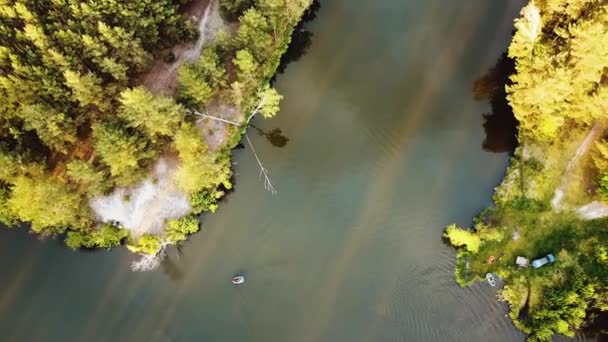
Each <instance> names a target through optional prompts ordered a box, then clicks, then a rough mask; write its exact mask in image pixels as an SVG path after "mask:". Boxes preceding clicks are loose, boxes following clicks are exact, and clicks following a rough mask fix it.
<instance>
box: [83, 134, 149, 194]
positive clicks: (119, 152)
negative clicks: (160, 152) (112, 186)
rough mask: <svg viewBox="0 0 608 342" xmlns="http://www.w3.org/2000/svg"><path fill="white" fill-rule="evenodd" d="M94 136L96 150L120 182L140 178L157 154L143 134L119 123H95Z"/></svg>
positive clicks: (131, 181)
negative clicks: (143, 168) (148, 163)
mask: <svg viewBox="0 0 608 342" xmlns="http://www.w3.org/2000/svg"><path fill="white" fill-rule="evenodd" d="M93 137H94V139H95V140H94V142H95V150H96V151H97V152H98V153H99V155H100V157H101V159H102V160H103V161H104V163H106V164H107V165H108V166H109V167H110V173H111V175H112V176H114V177H116V179H117V182H118V183H119V184H132V183H133V182H135V181H137V180H139V178H140V177H141V176H142V173H141V171H143V170H142V167H144V166H145V165H146V164H147V162H148V161H150V159H152V158H154V157H155V155H156V154H155V152H154V151H153V150H151V149H150V147H149V146H148V143H147V142H146V140H145V139H144V138H143V137H142V136H140V135H139V134H137V132H133V131H130V130H128V129H126V128H125V127H124V126H123V125H120V124H119V123H105V124H96V125H94V126H93Z"/></svg>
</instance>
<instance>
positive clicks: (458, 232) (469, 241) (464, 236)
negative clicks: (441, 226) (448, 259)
mask: <svg viewBox="0 0 608 342" xmlns="http://www.w3.org/2000/svg"><path fill="white" fill-rule="evenodd" d="M443 236H444V237H446V238H447V239H448V240H450V243H451V244H452V245H453V246H456V247H461V246H464V247H465V249H466V250H467V251H468V252H471V253H477V252H478V251H479V246H480V245H481V239H480V238H479V236H477V235H476V234H475V233H473V232H470V231H468V230H465V229H462V228H458V227H456V225H455V224H452V225H450V226H448V227H447V229H446V230H445V233H444V234H443Z"/></svg>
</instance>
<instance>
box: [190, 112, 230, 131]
mask: <svg viewBox="0 0 608 342" xmlns="http://www.w3.org/2000/svg"><path fill="white" fill-rule="evenodd" d="M190 113H192V114H194V115H196V116H200V117H202V118H207V119H212V120H217V121H221V122H224V123H227V124H230V125H233V126H237V127H239V126H241V124H240V123H237V122H234V121H230V120H226V119H222V118H218V117H217V116H213V115H209V114H203V113H199V112H197V111H195V110H193V111H190Z"/></svg>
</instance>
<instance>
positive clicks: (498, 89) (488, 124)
mask: <svg viewBox="0 0 608 342" xmlns="http://www.w3.org/2000/svg"><path fill="white" fill-rule="evenodd" d="M513 73H515V61H513V60H512V59H511V58H509V57H508V56H507V54H506V53H504V54H503V55H502V56H501V57H500V59H499V60H498V61H497V62H496V65H495V66H494V67H493V68H492V69H490V70H488V71H487V72H486V73H485V74H484V75H483V76H481V77H480V78H478V79H477V80H476V81H475V83H474V85H473V95H474V98H475V100H477V101H489V102H490V105H491V107H492V111H491V112H490V113H485V114H483V119H484V123H483V128H484V130H485V133H486V138H485V140H484V141H483V143H482V148H483V149H484V150H486V151H490V152H495V153H505V152H508V153H509V154H511V155H512V154H513V152H514V151H515V148H516V147H517V125H518V122H517V120H516V119H515V115H513V110H512V109H511V107H510V106H509V103H508V102H507V92H506V89H505V86H506V85H508V84H509V82H510V80H509V76H511V75H512V74H513Z"/></svg>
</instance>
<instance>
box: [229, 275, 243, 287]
mask: <svg viewBox="0 0 608 342" xmlns="http://www.w3.org/2000/svg"><path fill="white" fill-rule="evenodd" d="M231 281H232V283H233V284H234V285H241V284H244V283H245V277H243V276H242V275H237V276H234V277H232V280H231Z"/></svg>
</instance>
